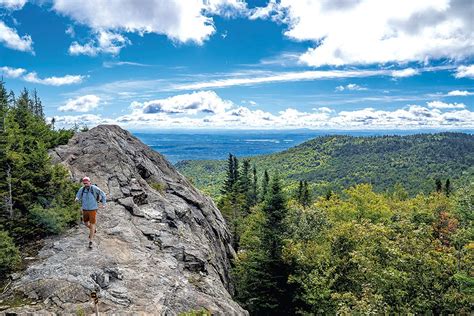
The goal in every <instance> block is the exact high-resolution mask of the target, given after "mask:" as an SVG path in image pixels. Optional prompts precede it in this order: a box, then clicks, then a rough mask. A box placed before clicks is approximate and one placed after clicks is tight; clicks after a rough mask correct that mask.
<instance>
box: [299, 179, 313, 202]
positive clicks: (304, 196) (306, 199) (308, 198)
mask: <svg viewBox="0 0 474 316" xmlns="http://www.w3.org/2000/svg"><path fill="white" fill-rule="evenodd" d="M310 203H311V195H310V193H309V188H308V181H306V180H305V181H304V182H303V191H302V194H301V205H303V206H304V207H308V206H309V204H310Z"/></svg>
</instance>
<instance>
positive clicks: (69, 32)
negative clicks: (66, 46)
mask: <svg viewBox="0 0 474 316" xmlns="http://www.w3.org/2000/svg"><path fill="white" fill-rule="evenodd" d="M64 33H66V34H67V35H69V36H71V37H72V38H74V37H75V36H76V31H74V26H72V25H68V27H67V28H66V31H64Z"/></svg>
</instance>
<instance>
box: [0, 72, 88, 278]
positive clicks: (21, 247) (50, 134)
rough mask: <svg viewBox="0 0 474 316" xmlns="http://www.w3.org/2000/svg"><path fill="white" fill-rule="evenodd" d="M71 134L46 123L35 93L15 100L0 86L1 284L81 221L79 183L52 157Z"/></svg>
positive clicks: (10, 93)
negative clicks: (42, 245)
mask: <svg viewBox="0 0 474 316" xmlns="http://www.w3.org/2000/svg"><path fill="white" fill-rule="evenodd" d="M73 135H74V130H73V129H69V130H67V129H59V130H58V129H55V127H54V121H53V122H51V123H47V122H46V120H45V117H44V112H43V105H42V102H41V100H40V98H39V97H38V96H37V93H36V91H33V92H29V91H28V90H26V89H24V90H23V91H21V92H20V94H19V95H18V96H15V94H14V93H13V92H11V91H10V92H8V91H7V89H6V87H5V83H4V82H2V81H0V179H2V180H1V181H0V210H1V212H0V249H1V250H2V251H1V252H0V280H2V281H0V283H3V281H5V280H6V278H5V276H6V274H8V273H9V272H11V271H12V270H15V269H19V268H21V267H23V266H24V265H25V262H23V261H22V258H24V257H28V254H29V253H30V252H32V251H34V250H35V249H36V248H37V244H38V242H40V241H41V239H42V238H43V237H45V236H47V235H50V234H58V233H61V232H63V231H64V230H65V229H66V228H68V227H70V226H71V225H73V224H75V223H77V222H78V220H79V216H80V213H79V209H78V204H77V203H74V197H75V192H76V190H77V189H78V184H74V183H72V182H71V181H70V179H69V175H68V172H67V170H66V169H65V168H64V167H62V166H60V165H53V164H52V163H51V160H50V157H49V155H48V150H49V149H51V148H54V147H56V146H58V145H62V144H66V143H67V141H68V140H69V138H71V137H72V136H73ZM20 253H21V254H22V255H21V256H20Z"/></svg>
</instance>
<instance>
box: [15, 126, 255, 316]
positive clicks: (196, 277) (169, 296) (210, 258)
mask: <svg viewBox="0 0 474 316" xmlns="http://www.w3.org/2000/svg"><path fill="white" fill-rule="evenodd" d="M51 156H52V158H53V160H54V161H55V162H57V163H61V164H63V165H64V166H66V167H67V168H68V169H69V171H70V174H71V177H72V179H73V180H74V181H79V179H80V178H81V177H83V176H84V175H88V176H89V177H91V179H92V182H93V183H96V184H97V185H98V186H99V187H100V188H102V189H103V190H104V191H105V192H106V194H107V197H108V199H109V202H108V205H107V207H106V209H102V210H99V211H98V215H97V218H98V225H97V235H96V244H95V247H94V248H93V249H92V250H90V249H88V248H87V235H88V231H87V228H86V227H85V226H82V225H79V226H78V227H75V228H72V229H70V230H69V231H68V232H67V233H66V234H64V235H61V236H56V237H53V238H49V239H47V240H46V242H45V246H44V247H43V249H42V250H41V251H40V253H39V259H40V260H38V261H37V262H36V263H34V264H32V265H31V266H30V267H28V268H27V270H26V271H24V272H23V274H22V275H21V276H20V277H18V279H17V280H15V281H14V282H13V284H12V286H10V290H9V291H10V293H11V295H13V294H14V293H16V294H15V295H19V294H21V295H25V296H26V297H27V298H28V302H29V304H28V305H27V306H23V307H20V308H17V309H11V310H9V311H11V312H14V311H16V312H33V311H35V312H36V313H41V312H45V313H46V312H55V313H82V312H84V313H86V314H87V313H92V312H93V309H92V307H93V304H92V300H91V298H90V295H91V293H92V292H97V293H98V295H99V304H98V306H99V311H100V312H107V313H121V314H122V313H124V314H128V313H130V314H135V313H140V314H158V315H160V314H161V315H177V314H179V313H181V312H187V311H191V310H201V309H203V308H204V309H207V310H209V311H211V312H212V313H213V314H217V315H242V314H243V315H245V314H247V312H246V311H244V310H243V309H242V308H241V307H240V306H239V305H238V304H237V303H236V302H234V301H233V300H232V298H231V296H230V294H229V293H231V292H232V291H233V288H232V283H231V280H230V276H229V270H230V260H231V258H232V257H233V256H234V251H233V249H232V247H231V245H230V236H229V232H228V231H227V229H226V226H225V223H224V219H223V217H222V215H221V213H220V212H219V210H218V209H217V208H216V207H215V205H214V203H213V202H212V200H211V199H210V198H208V197H207V196H205V195H203V194H202V193H200V192H199V191H197V190H196V189H195V188H194V187H193V186H192V185H191V184H190V183H189V182H188V181H187V180H186V178H184V177H183V176H182V175H181V174H179V173H178V172H177V171H176V170H175V169H174V168H173V166H172V165H170V164H169V163H168V162H167V161H166V159H165V158H164V157H163V156H162V155H160V154H159V153H157V152H155V151H153V150H152V149H150V148H149V147H148V146H146V145H144V144H143V143H141V142H140V141H139V140H138V139H137V138H135V137H134V136H132V135H131V134H130V133H129V132H127V131H125V130H123V129H121V128H120V127H118V126H111V125H102V126H98V127H96V128H93V129H91V130H89V131H87V132H82V133H78V134H76V135H75V136H74V137H73V138H72V139H71V140H70V141H69V143H68V144H67V145H64V146H60V147H58V148H56V149H55V150H54V151H52V152H51Z"/></svg>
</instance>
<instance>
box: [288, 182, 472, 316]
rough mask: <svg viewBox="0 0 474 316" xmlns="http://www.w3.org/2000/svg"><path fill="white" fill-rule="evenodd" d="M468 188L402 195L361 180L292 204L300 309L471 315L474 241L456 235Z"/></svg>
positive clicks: (291, 248) (291, 246) (292, 256)
mask: <svg viewBox="0 0 474 316" xmlns="http://www.w3.org/2000/svg"><path fill="white" fill-rule="evenodd" d="M468 191H469V193H468V194H466V192H465V191H464V192H463V194H461V195H458V196H457V197H456V199H455V200H451V199H448V198H447V197H446V196H445V195H444V194H440V193H433V194H431V195H430V196H423V195H419V196H417V197H415V198H412V199H399V198H398V197H397V196H395V197H394V196H391V195H384V194H380V193H375V192H373V191H372V189H371V186H370V185H358V186H356V187H353V188H350V189H348V190H346V191H345V192H344V194H343V195H342V196H338V195H335V196H332V197H330V198H329V199H326V198H321V199H320V200H318V201H317V202H316V203H315V204H314V205H311V206H310V207H309V208H306V209H304V208H301V207H299V206H298V205H299V204H294V205H291V204H290V211H289V213H288V214H289V216H288V217H287V218H286V227H287V231H288V234H287V236H288V238H287V239H286V240H285V247H284V257H285V259H286V260H287V262H288V263H290V264H291V266H292V267H293V271H294V272H293V273H292V274H291V276H290V278H289V280H290V282H291V283H293V284H295V285H296V287H297V289H298V291H297V293H296V295H295V299H294V302H295V304H296V305H297V309H298V310H299V312H300V313H309V314H336V313H337V314H339V313H341V314H348V313H350V314H352V313H354V314H369V313H370V314H391V313H395V314H411V313H414V314H424V313H433V314H440V313H441V314H463V313H464V314H466V313H468V311H469V310H472V307H473V306H472V303H470V302H472V301H473V298H474V297H473V292H472V288H473V287H472V286H473V283H472V281H473V279H472V267H471V266H472V262H473V261H472V260H473V255H472V250H469V247H471V246H470V245H471V244H472V242H469V241H468V240H469V238H465V237H464V238H463V237H459V236H458V235H459V234H461V233H462V230H463V228H462V225H459V224H460V223H461V222H464V223H466V221H463V220H462V215H460V214H467V213H468V212H466V209H465V207H467V206H468V207H470V208H472V203H470V202H468V203H466V202H467V201H466V199H471V198H472V188H471V189H469V190H468ZM466 196H471V197H469V198H466ZM471 202H472V200H471ZM419 214H425V216H423V217H421V218H422V220H420V216H419ZM428 215H430V216H428ZM308 222H310V223H311V224H307V223H308ZM467 226H470V227H472V221H470V223H469V224H468V225H467ZM456 238H459V240H457V239H456ZM471 241H472V239H471ZM470 263H471V264H470Z"/></svg>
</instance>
